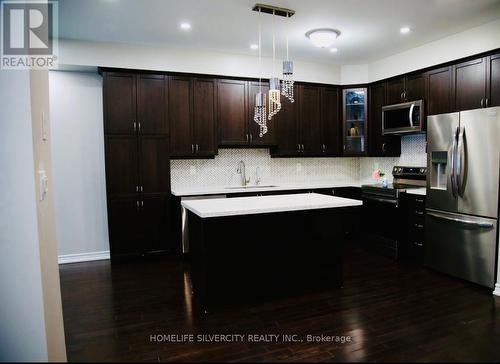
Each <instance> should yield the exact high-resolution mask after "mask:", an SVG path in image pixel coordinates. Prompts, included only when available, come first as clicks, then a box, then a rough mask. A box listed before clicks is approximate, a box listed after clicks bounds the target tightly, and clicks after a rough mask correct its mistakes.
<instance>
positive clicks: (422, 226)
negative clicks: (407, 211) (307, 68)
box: [415, 224, 424, 229]
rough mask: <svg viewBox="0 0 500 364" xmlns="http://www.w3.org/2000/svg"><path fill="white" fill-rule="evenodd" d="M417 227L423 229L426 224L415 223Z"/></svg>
mask: <svg viewBox="0 0 500 364" xmlns="http://www.w3.org/2000/svg"><path fill="white" fill-rule="evenodd" d="M415 227H416V228H419V229H423V228H424V225H422V224H415Z"/></svg>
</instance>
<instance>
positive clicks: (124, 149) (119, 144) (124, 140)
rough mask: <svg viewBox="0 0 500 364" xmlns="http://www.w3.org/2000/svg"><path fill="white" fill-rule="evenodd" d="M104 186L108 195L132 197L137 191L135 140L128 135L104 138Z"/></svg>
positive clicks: (136, 148)
mask: <svg viewBox="0 0 500 364" xmlns="http://www.w3.org/2000/svg"><path fill="white" fill-rule="evenodd" d="M105 139H106V140H105V160H106V185H107V191H108V195H110V196H124V195H132V194H135V193H137V192H138V189H139V178H138V176H139V170H138V168H139V164H138V163H139V156H138V145H137V138H136V137H135V136H129V135H107V136H106V137H105Z"/></svg>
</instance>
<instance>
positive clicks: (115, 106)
mask: <svg viewBox="0 0 500 364" xmlns="http://www.w3.org/2000/svg"><path fill="white" fill-rule="evenodd" d="M103 85H104V86H103V94H104V132H105V133H107V134H135V133H136V131H137V97H136V86H137V84H136V76H135V74H132V73H119V72H105V73H104V80H103Z"/></svg>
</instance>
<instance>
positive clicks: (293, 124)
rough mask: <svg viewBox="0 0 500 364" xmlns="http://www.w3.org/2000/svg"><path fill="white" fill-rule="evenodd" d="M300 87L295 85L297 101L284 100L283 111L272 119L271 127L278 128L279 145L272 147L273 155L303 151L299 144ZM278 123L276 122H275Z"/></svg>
mask: <svg viewBox="0 0 500 364" xmlns="http://www.w3.org/2000/svg"><path fill="white" fill-rule="evenodd" d="M298 90H299V87H298V86H297V85H294V91H293V93H294V95H295V102H294V103H291V102H289V101H288V100H283V102H282V103H281V111H280V112H279V113H278V114H277V115H276V116H275V117H274V118H273V119H275V121H271V123H272V124H271V127H275V128H276V141H277V144H278V145H277V147H274V148H273V149H272V154H273V156H276V157H293V156H297V155H299V154H300V153H301V148H300V145H299V138H300V126H299V100H300V95H299V92H298ZM273 123H276V124H273Z"/></svg>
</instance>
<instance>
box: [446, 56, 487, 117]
mask: <svg viewBox="0 0 500 364" xmlns="http://www.w3.org/2000/svg"><path fill="white" fill-rule="evenodd" d="M487 63H488V61H487V58H477V59H474V60H472V61H467V62H463V63H459V64H457V65H455V66H454V68H453V69H454V78H455V111H462V110H470V109H478V108H481V107H486V70H487Z"/></svg>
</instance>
